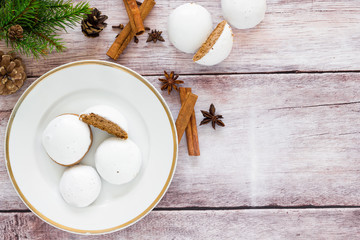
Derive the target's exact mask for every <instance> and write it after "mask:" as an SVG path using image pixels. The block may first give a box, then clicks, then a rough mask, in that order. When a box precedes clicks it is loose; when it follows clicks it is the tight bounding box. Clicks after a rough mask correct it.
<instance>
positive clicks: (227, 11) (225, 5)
mask: <svg viewBox="0 0 360 240" xmlns="http://www.w3.org/2000/svg"><path fill="white" fill-rule="evenodd" d="M221 8H222V13H223V16H224V18H225V19H226V21H228V22H229V23H230V24H231V25H232V26H233V27H235V28H238V29H247V28H252V27H255V26H256V25H258V24H259V23H260V22H261V21H262V20H263V19H264V17H265V12H266V0H221Z"/></svg>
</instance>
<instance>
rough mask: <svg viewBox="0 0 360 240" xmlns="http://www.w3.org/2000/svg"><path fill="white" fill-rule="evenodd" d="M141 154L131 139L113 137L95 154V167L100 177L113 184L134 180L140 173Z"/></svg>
mask: <svg viewBox="0 0 360 240" xmlns="http://www.w3.org/2000/svg"><path fill="white" fill-rule="evenodd" d="M141 162H142V160H141V152H140V149H139V147H138V146H137V145H136V144H135V143H134V142H133V141H131V140H130V139H127V140H122V139H120V138H115V137H111V138H108V139H106V140H105V141H103V142H102V143H101V144H100V145H99V147H98V148H97V150H96V153H95V165H96V169H97V171H98V172H99V174H100V176H101V177H102V178H103V179H105V180H106V181H107V182H109V183H112V184H123V183H127V182H130V181H131V180H133V179H134V178H135V177H136V175H137V174H138V173H139V171H140V167H141Z"/></svg>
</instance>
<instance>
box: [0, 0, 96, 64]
mask: <svg viewBox="0 0 360 240" xmlns="http://www.w3.org/2000/svg"><path fill="white" fill-rule="evenodd" d="M2 3H3V4H2ZM88 13H90V7H89V4H88V3H87V2H80V3H77V4H72V2H71V1H70V0H65V1H64V0H0V16H4V17H1V18H0V40H1V39H5V42H6V44H7V46H9V45H11V47H12V48H13V49H14V51H18V52H20V53H22V54H25V55H33V56H34V57H35V58H38V57H39V56H45V55H47V54H48V53H50V52H52V51H53V50H54V49H55V50H56V51H62V50H64V49H65V47H64V43H63V42H62V40H61V39H60V38H59V35H58V33H57V31H59V30H65V31H66V27H70V28H73V27H74V26H75V25H76V24H77V23H78V22H79V21H80V20H81V19H82V18H83V17H84V16H85V14H88ZM16 24H19V25H20V26H22V28H23V30H24V33H23V38H21V39H16V40H10V39H9V36H8V29H9V28H10V27H11V26H13V25H16Z"/></svg>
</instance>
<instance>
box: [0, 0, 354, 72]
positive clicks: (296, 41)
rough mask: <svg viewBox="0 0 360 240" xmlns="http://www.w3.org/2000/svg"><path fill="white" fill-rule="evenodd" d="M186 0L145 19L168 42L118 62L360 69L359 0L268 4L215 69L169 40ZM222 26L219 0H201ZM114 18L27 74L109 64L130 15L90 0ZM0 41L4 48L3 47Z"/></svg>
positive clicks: (149, 66) (229, 68)
mask: <svg viewBox="0 0 360 240" xmlns="http://www.w3.org/2000/svg"><path fill="white" fill-rule="evenodd" d="M185 2H187V1H186V0H179V1H164V0H158V1H157V4H156V6H155V8H154V9H153V11H151V13H150V15H149V17H148V18H147V19H146V21H145V26H148V27H150V28H152V29H154V28H156V29H158V30H162V31H163V35H164V38H165V40H166V42H165V43H157V44H154V43H146V38H147V34H144V35H143V36H140V42H139V44H135V43H133V42H132V43H130V44H129V47H128V48H127V49H126V50H125V52H124V54H123V55H122V56H121V57H120V59H119V60H118V61H117V62H118V63H120V64H123V65H125V66H127V67H130V68H132V69H134V70H135V71H138V72H139V73H141V74H146V75H156V74H160V73H161V72H162V71H163V70H175V71H177V72H180V71H181V72H182V73H187V74H194V73H234V72H237V73H249V72H278V71H295V70H300V71H339V70H341V71H343V70H360V69H359V66H360V58H359V57H358V49H359V48H360V41H358V39H360V28H359V22H360V14H359V11H360V6H359V4H358V1H357V0H341V1H331V0H318V1H316V0H304V1H300V0H296V1H287V0H268V1H267V3H268V10H267V14H266V17H265V19H264V21H263V22H262V23H261V24H260V25H258V26H257V27H255V28H253V29H249V30H236V29H234V37H235V38H234V39H235V40H234V47H233V51H232V53H231V54H230V56H229V58H228V59H226V60H225V61H224V62H223V63H221V64H219V65H217V66H215V67H211V68H209V67H203V66H199V65H197V64H194V63H192V60H191V58H192V55H191V54H185V53H181V52H179V51H177V50H176V49H175V48H174V47H173V46H172V45H171V44H170V42H169V40H168V36H167V17H168V15H169V13H170V12H171V10H172V9H174V8H175V7H177V6H179V5H180V4H182V3H185ZM196 2H198V3H200V4H201V5H203V6H204V7H206V8H207V9H208V10H209V12H210V13H211V14H212V16H213V23H214V26H216V23H218V22H220V21H221V20H222V19H223V17H222V16H221V15H222V13H221V6H220V1H207V0H199V1H196ZM91 5H92V6H96V7H97V8H98V9H100V10H101V11H102V12H103V13H104V14H106V15H108V16H109V19H108V20H107V22H108V23H109V25H108V27H107V28H105V30H104V31H103V32H102V33H101V35H100V37H98V38H93V39H90V38H86V37H85V36H84V35H83V34H82V33H81V30H80V26H78V27H76V28H75V29H74V30H69V31H68V34H65V33H64V34H63V38H64V41H65V42H66V43H67V44H66V45H67V47H68V49H67V50H66V52H65V53H54V54H51V55H49V57H48V58H47V60H46V61H44V60H39V61H37V62H35V61H33V60H32V59H31V58H25V63H26V65H27V69H28V74H29V75H30V76H40V75H42V74H43V73H45V72H46V71H48V70H50V69H52V68H54V67H57V66H59V65H61V64H64V63H68V62H71V61H75V60H83V59H102V60H108V59H109V58H108V57H107V56H106V52H107V50H108V48H109V47H110V46H111V44H112V43H113V41H114V39H115V36H116V34H117V33H118V29H112V28H111V25H118V24H119V23H123V24H126V23H127V22H128V20H127V14H126V11H125V9H124V6H123V3H122V1H100V0H93V1H91ZM4 48H5V47H4V43H3V42H1V43H0V49H4Z"/></svg>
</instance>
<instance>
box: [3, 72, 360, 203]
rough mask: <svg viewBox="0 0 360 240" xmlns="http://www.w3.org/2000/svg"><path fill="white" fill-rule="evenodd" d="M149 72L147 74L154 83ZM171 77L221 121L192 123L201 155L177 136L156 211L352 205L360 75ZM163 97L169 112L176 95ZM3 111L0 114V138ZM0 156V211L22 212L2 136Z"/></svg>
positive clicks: (359, 161)
mask: <svg viewBox="0 0 360 240" xmlns="http://www.w3.org/2000/svg"><path fill="white" fill-rule="evenodd" d="M158 77H159V76H152V77H148V79H149V81H150V82H151V83H152V84H154V86H155V87H156V88H157V89H159V88H160V82H159V81H158V80H157V78H158ZM179 79H180V80H184V81H185V84H184V86H189V87H190V86H191V87H192V91H193V92H194V93H195V94H196V95H198V96H199V99H198V102H197V104H196V108H195V110H196V117H197V119H198V123H199V122H200V121H201V119H202V116H201V113H200V110H201V109H208V108H209V105H210V103H214V104H215V106H216V108H217V113H218V114H222V115H223V116H224V122H225V124H226V127H225V128H218V129H217V130H216V131H214V130H213V129H212V128H211V126H209V125H205V126H201V127H199V128H198V131H199V141H200V148H201V151H202V152H201V156H200V157H189V156H188V155H187V148H186V141H185V139H183V140H182V142H181V143H180V150H179V160H178V165H177V169H176V173H175V176H174V179H173V182H172V184H171V186H170V188H169V190H168V192H167V194H166V195H165V197H164V198H163V200H162V201H161V202H160V204H159V207H162V208H173V207H176V208H182V207H193V206H195V207H238V206H240V207H248V206H255V207H256V206H304V205H305V206H306V205H314V206H332V205H344V206H348V205H352V206H360V190H359V189H360V147H359V146H360V130H359V129H360V121H359V116H360V110H359V109H360V85H359V81H360V73H347V74H251V75H247V74H240V75H220V76H214V75H206V76H180V78H179ZM32 80H33V79H30V81H28V82H27V83H26V84H29V83H30V82H31V81H32ZM23 90H24V88H22V89H21V91H23ZM162 93H163V97H164V98H165V100H166V102H167V103H168V105H169V106H170V109H171V111H172V114H173V116H176V115H177V113H178V112H179V109H180V100H179V96H178V95H177V93H176V92H174V91H173V92H172V94H171V95H170V96H169V95H168V94H167V93H166V92H162ZM17 94H20V93H17ZM214 96H216V97H214ZM3 99H6V101H0V109H4V110H10V109H12V107H13V105H14V104H15V101H16V99H17V97H16V95H15V96H11V97H9V98H3ZM9 114H10V113H9V112H8V111H7V112H2V113H1V114H0V119H1V121H0V133H1V135H2V136H3V135H4V131H5V125H6V123H7V120H8V117H9ZM0 158H1V161H0V189H2V194H0V210H9V209H26V208H25V206H24V205H23V204H22V203H21V201H20V199H19V198H18V197H17V196H16V194H15V192H14V190H13V189H12V186H11V184H10V182H9V178H8V176H7V174H6V169H5V167H4V161H3V159H4V155H3V142H2V141H1V142H0Z"/></svg>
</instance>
